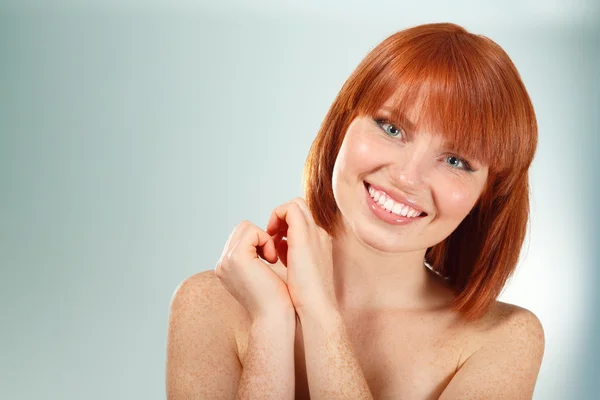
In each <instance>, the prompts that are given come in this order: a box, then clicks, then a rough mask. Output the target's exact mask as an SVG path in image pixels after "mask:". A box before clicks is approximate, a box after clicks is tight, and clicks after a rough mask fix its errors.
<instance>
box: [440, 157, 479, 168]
mask: <svg viewBox="0 0 600 400" xmlns="http://www.w3.org/2000/svg"><path fill="white" fill-rule="evenodd" d="M448 160H453V162H449V164H450V165H452V166H453V167H455V168H458V169H464V170H465V171H469V172H471V171H473V170H472V169H471V166H470V165H469V163H468V162H467V161H466V160H463V159H462V158H459V157H456V156H449V157H447V158H446V161H448Z"/></svg>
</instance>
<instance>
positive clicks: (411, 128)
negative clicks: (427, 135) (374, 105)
mask: <svg viewBox="0 0 600 400" xmlns="http://www.w3.org/2000/svg"><path fill="white" fill-rule="evenodd" d="M379 110H380V111H383V112H385V113H387V114H388V115H389V116H390V122H392V123H395V124H397V125H400V126H401V127H402V128H403V129H405V130H406V131H408V132H407V133H409V132H410V133H414V132H415V130H416V126H415V124H414V123H413V122H412V121H411V120H409V119H408V118H407V117H406V115H405V114H404V113H400V114H396V117H400V120H399V121H392V120H391V118H392V116H393V115H394V114H395V112H394V110H392V109H390V108H387V107H384V106H382V107H379Z"/></svg>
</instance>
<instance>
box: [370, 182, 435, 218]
mask: <svg viewBox="0 0 600 400" xmlns="http://www.w3.org/2000/svg"><path fill="white" fill-rule="evenodd" d="M364 184H365V185H364V186H365V194H366V197H367V205H368V207H369V209H370V210H371V212H373V214H375V216H376V217H377V218H379V219H380V220H382V221H384V222H387V223H389V224H393V225H405V224H408V223H411V222H414V221H417V220H419V219H420V218H423V217H424V216H426V215H427V213H425V212H423V211H419V210H416V209H414V208H412V207H410V206H409V205H406V204H403V203H400V202H398V201H396V200H394V199H392V198H391V196H390V195H389V194H387V193H385V192H384V191H382V190H379V189H375V188H374V187H372V186H371V185H370V184H369V183H367V182H364Z"/></svg>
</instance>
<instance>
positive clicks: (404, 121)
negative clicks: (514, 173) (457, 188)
mask: <svg viewBox="0 0 600 400" xmlns="http://www.w3.org/2000/svg"><path fill="white" fill-rule="evenodd" d="M379 110H380V111H383V112H385V113H387V114H388V115H389V116H390V118H389V119H390V122H391V123H395V124H398V125H401V126H402V128H403V129H405V130H407V131H408V132H410V133H411V134H414V133H415V131H416V126H415V124H414V123H413V122H412V121H411V120H409V119H408V118H407V117H406V115H405V114H404V113H400V114H397V115H399V116H400V121H399V122H396V121H393V120H391V118H392V115H393V114H394V110H392V109H390V108H388V107H385V106H381V107H379ZM408 132H407V133H408ZM442 147H443V149H444V150H446V151H450V152H455V153H457V155H459V156H460V157H464V158H465V159H468V160H469V161H470V162H471V163H472V164H481V161H479V160H477V159H476V158H474V157H472V156H470V155H467V154H464V153H463V152H462V151H461V150H460V149H459V147H458V146H457V145H456V143H454V142H452V141H449V140H444V142H443V144H442Z"/></svg>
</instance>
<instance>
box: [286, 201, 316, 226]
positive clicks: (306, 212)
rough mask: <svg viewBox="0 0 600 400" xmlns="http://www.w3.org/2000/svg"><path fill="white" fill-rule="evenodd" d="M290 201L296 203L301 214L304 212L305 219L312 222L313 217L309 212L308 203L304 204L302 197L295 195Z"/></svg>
mask: <svg viewBox="0 0 600 400" xmlns="http://www.w3.org/2000/svg"><path fill="white" fill-rule="evenodd" d="M291 201H293V202H294V203H296V204H298V207H300V210H301V211H302V214H304V218H306V221H308V222H312V223H314V218H313V215H312V213H311V212H310V209H309V208H308V204H306V201H305V200H304V199H303V198H302V197H295V198H294V199H292V200H291Z"/></svg>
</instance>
